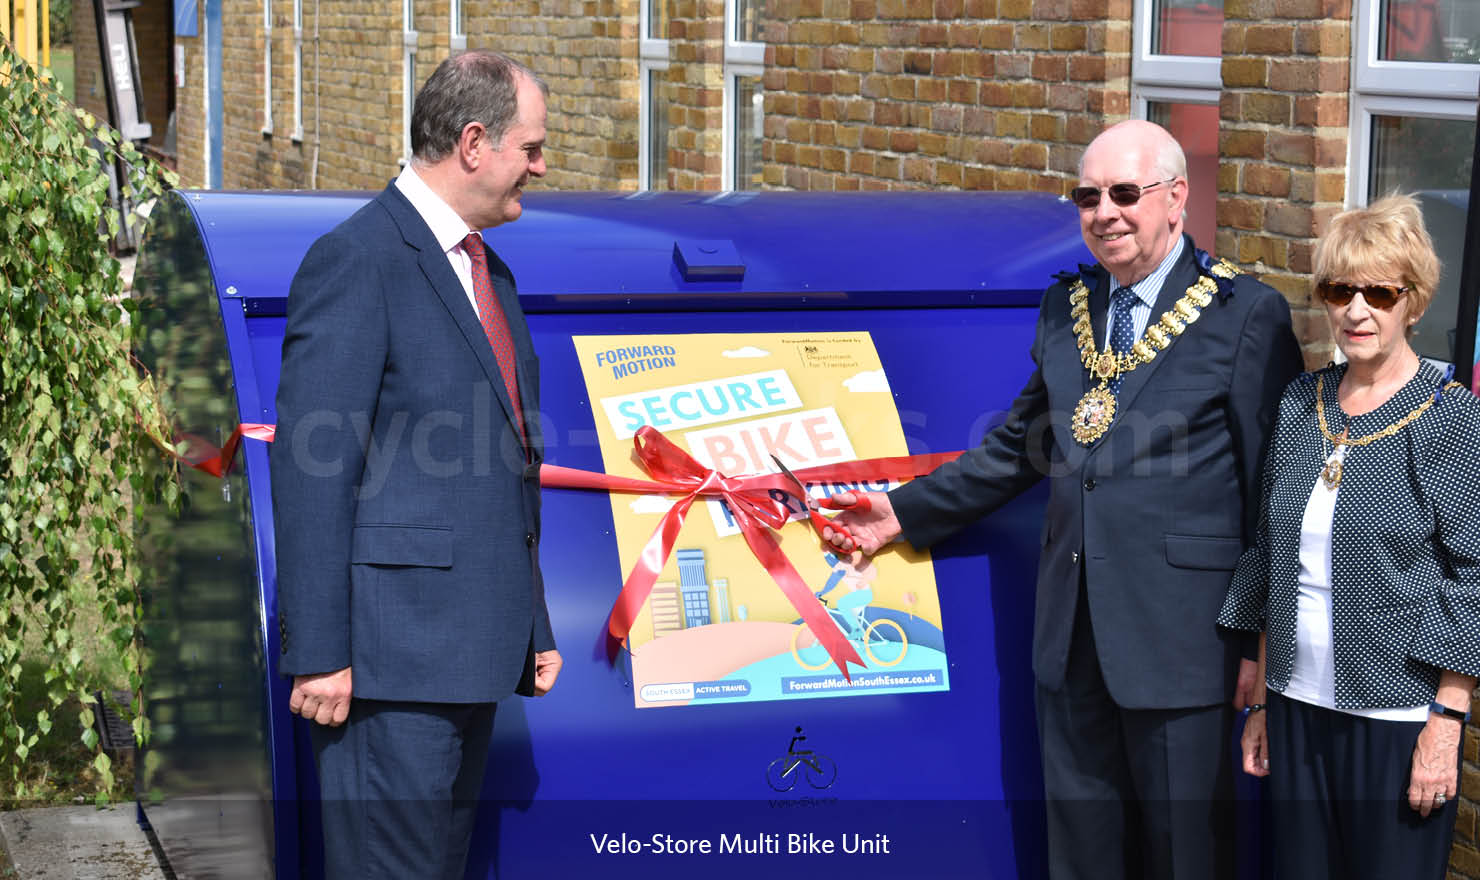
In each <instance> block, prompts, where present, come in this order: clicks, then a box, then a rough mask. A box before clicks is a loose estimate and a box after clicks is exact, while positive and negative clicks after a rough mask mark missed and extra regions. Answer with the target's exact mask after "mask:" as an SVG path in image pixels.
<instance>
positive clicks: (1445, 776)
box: [1408, 715, 1465, 818]
mask: <svg viewBox="0 0 1480 880" xmlns="http://www.w3.org/2000/svg"><path fill="white" fill-rule="evenodd" d="M1464 729H1465V726H1464V725H1463V724H1462V723H1460V722H1459V721H1458V720H1456V719H1454V718H1444V717H1442V716H1439V715H1430V716H1429V721H1428V723H1427V724H1425V725H1424V728H1423V730H1421V731H1419V734H1418V742H1417V743H1415V744H1414V746H1413V769H1412V770H1410V771H1409V774H1408V806H1409V807H1411V808H1412V809H1414V810H1417V811H1418V813H1419V815H1421V816H1423V817H1425V818H1427V817H1428V815H1429V812H1430V811H1435V812H1438V811H1441V810H1443V809H1444V804H1443V803H1442V802H1441V803H1435V802H1434V798H1435V797H1436V796H1440V795H1442V796H1443V798H1444V800H1445V801H1451V800H1454V797H1455V795H1456V794H1458V792H1459V741H1460V739H1461V738H1462V737H1463V735H1464Z"/></svg>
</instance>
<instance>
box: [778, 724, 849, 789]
mask: <svg viewBox="0 0 1480 880" xmlns="http://www.w3.org/2000/svg"><path fill="white" fill-rule="evenodd" d="M806 739H807V735H806V734H804V733H802V728H801V725H797V728H796V733H794V734H793V735H792V737H791V742H789V743H788V744H787V746H786V754H784V755H782V756H781V757H779V758H777V759H776V760H774V761H772V762H771V763H770V764H767V765H766V784H767V785H769V786H771V788H773V789H775V790H776V791H791V790H792V789H793V788H796V787H797V783H799V782H801V781H802V780H804V779H805V780H806V782H807V784H808V785H809V786H811V787H812V788H815V789H818V790H822V789H825V788H832V784H833V783H834V782H836V781H837V780H838V765H837V762H836V761H834V760H833V759H832V758H829V757H828V756H827V755H824V754H821V753H819V752H816V751H813V750H812V749H804V748H801V744H802V743H803V742H805V741H806Z"/></svg>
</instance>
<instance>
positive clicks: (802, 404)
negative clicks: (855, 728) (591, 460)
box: [572, 331, 949, 708]
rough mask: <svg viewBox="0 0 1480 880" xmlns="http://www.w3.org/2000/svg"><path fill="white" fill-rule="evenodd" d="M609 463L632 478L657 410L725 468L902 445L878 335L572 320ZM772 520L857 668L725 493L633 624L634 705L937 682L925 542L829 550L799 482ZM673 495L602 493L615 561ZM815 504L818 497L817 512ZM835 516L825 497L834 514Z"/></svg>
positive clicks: (682, 538) (625, 566)
mask: <svg viewBox="0 0 1480 880" xmlns="http://www.w3.org/2000/svg"><path fill="white" fill-rule="evenodd" d="M572 341H573V342H574V344H575V347H576V352H577V355H578V357H579V359H580V364H581V370H582V374H583V376H584V379H585V384H586V391H587V393H588V394H589V396H590V400H591V405H592V408H593V410H594V415H595V422H596V430H597V435H598V437H599V440H600V444H601V454H602V460H603V463H604V466H605V469H606V472H607V473H608V474H609V475H612V476H620V477H633V478H644V477H646V476H647V475H646V474H644V473H643V472H642V469H641V467H640V466H639V464H638V463H637V459H636V457H635V456H634V454H633V438H634V436H635V435H636V433H637V432H638V430H639V429H641V428H644V427H651V428H654V429H656V430H658V431H660V432H662V433H663V435H664V436H666V437H667V439H669V440H670V441H672V442H673V443H674V444H676V445H677V446H679V447H681V448H682V449H683V450H686V451H687V453H688V454H689V455H690V456H692V457H693V458H694V459H695V460H696V461H698V462H699V463H700V464H701V465H702V466H703V467H704V468H709V469H713V470H715V471H717V472H719V473H721V474H724V475H728V476H741V475H744V474H756V473H775V472H777V471H778V468H777V466H776V464H775V463H774V461H773V460H772V456H775V457H776V458H779V459H780V460H781V461H782V462H783V463H784V464H785V465H786V466H787V467H788V468H790V469H792V470H800V469H803V468H810V467H815V466H818V465H828V464H836V463H840V462H848V461H853V460H862V459H872V458H881V457H887V456H901V455H905V454H907V452H908V450H907V448H906V444H905V438H904V432H903V430H902V429H901V427H900V421H899V415H898V412H897V411H896V410H895V407H894V396H893V394H891V393H890V390H889V381H888V377H887V376H886V375H885V374H884V370H883V368H882V365H881V364H880V362H879V357H878V354H877V352H876V351H875V350H874V345H873V341H872V339H871V338H870V337H869V335H868V334H867V333H862V332H841V333H826V332H810V331H808V332H799V333H794V334H791V333H771V334H686V335H639V336H575V337H572ZM894 485H896V484H894V483H891V482H890V481H888V480H887V479H879V480H874V481H862V482H858V481H853V482H831V481H827V482H817V483H809V484H807V485H806V487H805V488H806V492H807V494H808V495H809V496H811V497H812V498H814V499H819V500H820V499H824V498H828V497H830V496H833V495H836V494H838V493H840V492H844V491H864V492H868V491H874V492H877V491H886V490H888V489H889V488H892V487H893V486H894ZM772 497H775V498H776V500H778V501H781V502H783V503H785V504H787V505H788V507H789V509H790V512H791V516H792V519H791V520H790V521H789V522H788V523H787V524H786V526H785V527H784V528H782V529H781V530H779V531H778V532H777V533H776V534H775V538H776V540H777V542H778V543H779V544H780V546H781V549H782V551H783V552H784V553H785V554H786V557H787V559H788V560H789V561H790V562H791V564H792V566H793V567H794V568H795V569H796V571H797V572H798V573H799V574H800V575H801V577H802V578H803V580H804V581H805V582H806V584H807V586H808V587H809V588H810V590H811V592H812V595H813V599H812V600H809V601H819V602H821V603H823V604H824V605H825V607H826V609H827V618H826V619H827V620H829V621H830V622H831V624H832V625H834V626H836V627H838V629H839V631H840V632H841V633H842V635H843V636H844V637H846V638H847V639H848V641H849V642H850V643H851V645H852V647H853V648H854V649H855V650H856V652H857V654H858V656H859V657H860V658H861V659H862V660H863V662H864V667H863V668H859V667H857V666H852V665H850V667H849V669H850V676H848V677H845V676H844V675H843V674H842V672H841V671H840V670H839V669H838V667H837V666H836V665H835V664H834V662H833V660H832V659H830V658H829V657H828V654H827V652H826V650H825V649H824V647H823V645H821V644H819V643H818V641H817V639H816V637H815V635H814V634H813V633H812V632H811V631H810V628H809V627H808V625H807V624H805V623H803V622H802V621H801V618H800V615H799V613H798V610H797V608H796V607H795V606H793V604H792V603H791V602H790V601H789V600H788V599H787V597H786V596H785V595H784V594H783V593H782V591H781V590H780V589H779V588H778V587H777V584H776V583H775V581H774V580H773V579H772V578H771V576H770V575H769V574H768V573H767V571H766V569H765V568H764V567H763V566H762V565H761V563H760V562H759V561H757V559H756V558H755V555H754V553H753V552H752V551H751V549H750V548H749V547H748V546H747V544H746V541H745V540H744V537H743V536H742V535H741V532H740V528H739V526H738V525H737V523H736V520H735V517H734V516H733V515H732V511H731V510H730V509H729V506H728V505H727V504H726V503H725V501H723V500H722V499H719V498H706V499H703V500H701V501H699V502H698V503H696V504H695V505H694V507H693V509H692V510H691V511H690V512H689V514H688V517H687V519H686V520H685V522H684V524H683V527H682V529H681V530H680V531H679V533H678V535H677V538H676V541H675V543H674V544H673V548H672V553H671V555H670V557H669V558H668V559H667V561H666V562H665V563H664V565H663V569H662V571H661V573H660V574H659V576H658V578H657V581H656V583H655V584H654V586H653V588H652V592H651V594H650V595H649V596H648V599H647V601H646V603H645V604H644V605H643V607H642V611H641V613H640V614H638V615H637V617H636V619H635V621H634V622H633V624H632V627H631V631H630V633H629V636H628V645H627V647H628V648H629V650H630V652H631V659H632V676H633V693H634V699H635V702H636V705H637V706H638V707H639V708H650V707H663V706H691V705H696V704H703V703H715V702H748V701H761V700H791V699H807V698H812V697H838V696H845V697H866V696H867V695H869V694H882V693H913V692H924V691H940V690H946V689H948V688H949V680H948V677H947V668H948V666H947V663H946V654H945V640H944V635H943V631H942V630H943V627H942V621H941V615H940V604H939V602H938V599H937V594H936V585H935V577H934V572H933V569H932V566H931V562H930V556H929V554H928V553H920V552H916V551H914V550H912V549H911V548H910V547H909V545H908V544H905V543H902V542H899V543H896V544H893V545H891V546H890V547H888V548H886V549H885V550H883V551H881V552H880V553H878V554H877V555H875V556H874V557H872V558H868V557H863V556H862V555H861V554H854V555H853V557H851V558H849V557H846V556H842V555H841V554H835V553H832V552H829V548H827V547H825V546H824V545H823V543H822V541H821V539H820V538H819V536H818V534H817V532H816V531H815V530H814V528H813V526H812V525H811V524H810V523H809V521H808V519H807V517H806V515H805V513H804V508H803V505H802V504H801V502H800V501H798V500H797V499H796V498H794V497H791V496H786V495H782V494H781V493H780V492H777V491H774V490H773V496H772ZM673 501H674V498H673V497H672V496H664V495H634V494H622V493H617V492H613V493H612V494H611V505H612V519H613V522H614V524H615V526H616V540H617V546H618V549H619V553H620V556H621V563H622V571H620V572H617V571H614V572H612V573H611V588H612V595H613V596H614V597H615V596H616V595H617V592H618V591H619V590H620V589H621V586H622V583H623V580H624V578H625V577H626V575H627V572H629V571H631V570H632V566H633V565H635V564H637V563H638V561H639V557H640V555H641V553H642V550H643V547H644V546H645V545H646V544H647V542H648V540H649V538H650V537H651V536H652V534H653V531H654V529H655V528H656V527H657V526H658V523H659V521H660V519H661V518H662V516H663V514H664V513H666V512H667V511H668V509H669V508H670V507H671V506H672V504H673ZM825 513H827V512H826V511H825ZM829 515H830V514H829Z"/></svg>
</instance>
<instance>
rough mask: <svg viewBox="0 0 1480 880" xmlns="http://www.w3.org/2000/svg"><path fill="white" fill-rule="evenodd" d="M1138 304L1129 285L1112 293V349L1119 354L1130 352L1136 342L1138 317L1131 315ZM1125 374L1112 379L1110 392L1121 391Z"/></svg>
mask: <svg viewBox="0 0 1480 880" xmlns="http://www.w3.org/2000/svg"><path fill="white" fill-rule="evenodd" d="M1135 304H1136V294H1135V292H1134V291H1132V290H1131V289H1130V288H1129V287H1117V288H1115V292H1114V293H1112V294H1110V305H1111V314H1110V320H1111V324H1110V350H1111V351H1113V352H1115V353H1116V354H1117V355H1122V354H1129V353H1130V350H1131V346H1132V345H1134V344H1135V342H1136V319H1135V318H1132V317H1131V307H1132V306H1133V305H1135ZM1124 379H1125V376H1124V374H1122V375H1118V376H1116V377H1115V378H1114V379H1111V380H1110V393H1111V394H1119V393H1120V383H1121V382H1123V381H1124Z"/></svg>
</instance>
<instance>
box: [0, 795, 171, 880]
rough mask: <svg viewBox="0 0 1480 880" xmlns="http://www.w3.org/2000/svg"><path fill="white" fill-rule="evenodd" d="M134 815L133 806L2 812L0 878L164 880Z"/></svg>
mask: <svg viewBox="0 0 1480 880" xmlns="http://www.w3.org/2000/svg"><path fill="white" fill-rule="evenodd" d="M137 815H138V812H137V807H135V806H134V805H133V804H122V805H119V806H114V807H109V808H106V809H101V810H100V809H98V808H96V807H47V808H44V809H36V810H16V811H14V812H10V813H0V850H3V853H0V878H15V880H165V873H164V872H163V871H162V870H161V869H160V867H159V860H158V859H157V858H155V855H154V850H153V849H152V848H151V847H150V846H149V839H148V837H147V836H146V835H145V834H144V830H143V829H142V828H140V827H139V824H138V822H137V821H136V819H135V817H136V816H137ZM4 855H8V856H9V858H10V866H11V868H12V870H13V872H7V871H6V870H5V866H4V861H3V856H4Z"/></svg>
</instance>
